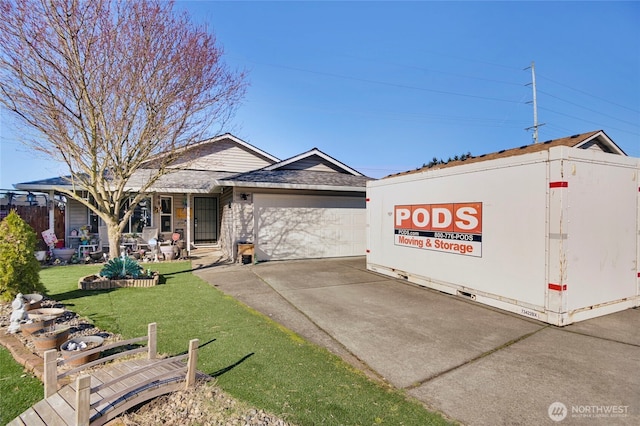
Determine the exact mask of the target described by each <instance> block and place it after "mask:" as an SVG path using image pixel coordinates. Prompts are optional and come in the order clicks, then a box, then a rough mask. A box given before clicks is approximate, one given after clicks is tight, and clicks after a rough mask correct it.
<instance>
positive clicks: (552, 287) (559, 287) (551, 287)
mask: <svg viewBox="0 0 640 426" xmlns="http://www.w3.org/2000/svg"><path fill="white" fill-rule="evenodd" d="M549 290H555V291H566V290H567V285H566V284H563V285H560V284H553V283H549Z"/></svg>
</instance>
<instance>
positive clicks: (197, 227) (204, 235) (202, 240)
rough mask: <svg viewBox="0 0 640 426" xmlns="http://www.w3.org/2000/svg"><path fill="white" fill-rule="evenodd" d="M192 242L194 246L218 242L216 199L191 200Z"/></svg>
mask: <svg viewBox="0 0 640 426" xmlns="http://www.w3.org/2000/svg"><path fill="white" fill-rule="evenodd" d="M193 242H194V244H213V243H216V242H218V199H217V198H212V197H194V198H193Z"/></svg>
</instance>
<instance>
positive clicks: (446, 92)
mask: <svg viewBox="0 0 640 426" xmlns="http://www.w3.org/2000/svg"><path fill="white" fill-rule="evenodd" d="M249 62H253V63H255V64H257V65H266V66H270V67H273V68H281V69H288V70H292V71H299V72H305V73H309V74H316V75H324V76H327V77H333V78H340V79H344V80H353V81H359V82H362V83H369V84H377V85H383V86H389V87H398V88H401V89H410V90H420V91H423V92H431V93H437V94H441V95H453V96H461V97H466V98H473V99H484V100H489V101H495V102H507V103H516V104H517V103H522V102H520V101H513V100H510V99H500V98H492V97H488V96H480V95H470V94H467V93H458V92H449V91H446V90H436V89H428V88H425V87H417V86H410V85H406V84H400V83H391V82H386V81H379V80H371V79H366V78H360V77H353V76H348V75H341V74H335V73H329V72H324V71H313V70H308V69H304V68H298V67H291V66H286V65H277V64H269V63H266V62H255V61H249Z"/></svg>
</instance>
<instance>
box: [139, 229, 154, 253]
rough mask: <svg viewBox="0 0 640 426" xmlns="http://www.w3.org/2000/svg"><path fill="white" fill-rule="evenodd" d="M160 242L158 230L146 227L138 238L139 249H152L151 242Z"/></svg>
mask: <svg viewBox="0 0 640 426" xmlns="http://www.w3.org/2000/svg"><path fill="white" fill-rule="evenodd" d="M150 240H156V241H157V240H158V228H153V227H150V226H145V227H144V228H142V233H141V234H140V236H139V237H138V248H146V249H147V250H149V249H151V247H150V244H149V241H150Z"/></svg>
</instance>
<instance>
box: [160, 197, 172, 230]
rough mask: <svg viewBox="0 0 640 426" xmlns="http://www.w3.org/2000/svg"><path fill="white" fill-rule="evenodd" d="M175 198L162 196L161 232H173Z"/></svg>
mask: <svg viewBox="0 0 640 426" xmlns="http://www.w3.org/2000/svg"><path fill="white" fill-rule="evenodd" d="M172 205H173V198H172V197H160V232H172V231H171V230H172V229H173V206H172Z"/></svg>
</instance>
